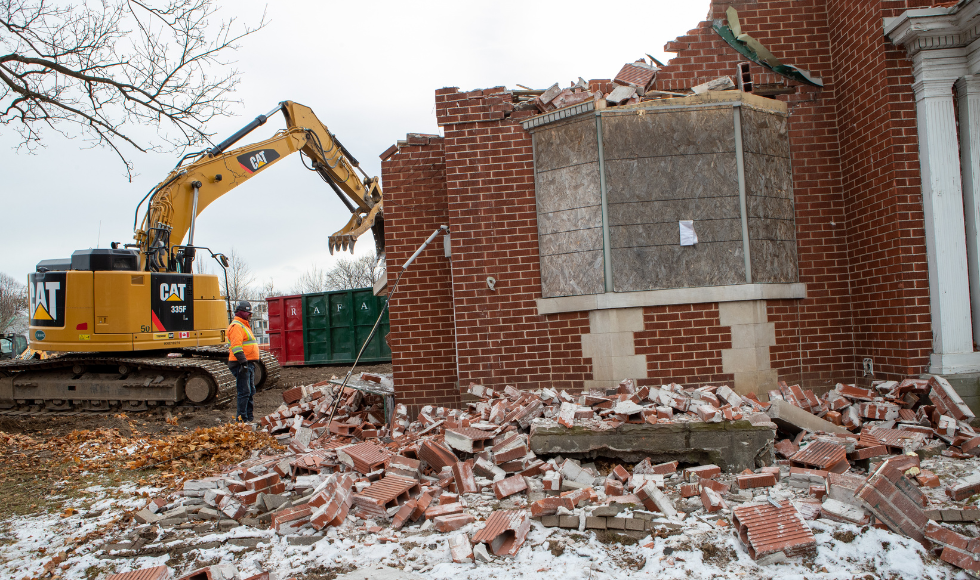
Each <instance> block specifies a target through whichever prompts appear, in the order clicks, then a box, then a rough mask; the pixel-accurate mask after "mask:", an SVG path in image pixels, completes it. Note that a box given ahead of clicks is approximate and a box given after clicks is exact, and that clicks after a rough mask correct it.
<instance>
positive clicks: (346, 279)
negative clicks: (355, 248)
mask: <svg viewBox="0 0 980 580" xmlns="http://www.w3.org/2000/svg"><path fill="white" fill-rule="evenodd" d="M384 272H385V268H384V265H383V264H378V258H377V256H375V255H374V254H373V253H372V254H365V255H363V256H360V257H357V258H340V259H339V260H337V263H336V264H335V265H334V267H333V268H331V269H329V270H321V269H320V268H319V267H317V265H316V264H314V265H313V266H310V269H309V270H307V271H306V272H304V273H303V275H302V276H300V278H299V280H298V281H297V283H296V286H295V287H294V289H293V292H294V293H296V294H310V293H316V292H330V291H331V290H355V289H358V288H371V287H373V286H374V284H375V282H377V281H378V280H380V279H381V276H383V275H384Z"/></svg>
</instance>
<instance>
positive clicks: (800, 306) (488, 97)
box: [383, 0, 931, 403]
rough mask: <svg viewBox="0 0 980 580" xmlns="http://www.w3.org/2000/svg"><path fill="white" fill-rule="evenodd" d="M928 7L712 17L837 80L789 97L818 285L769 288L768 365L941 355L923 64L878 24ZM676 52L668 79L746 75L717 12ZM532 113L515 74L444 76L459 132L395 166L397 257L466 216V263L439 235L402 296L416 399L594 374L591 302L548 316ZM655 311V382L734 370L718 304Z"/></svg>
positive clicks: (462, 223)
mask: <svg viewBox="0 0 980 580" xmlns="http://www.w3.org/2000/svg"><path fill="white" fill-rule="evenodd" d="M928 4H929V2H927V1H923V0H869V1H867V2H854V1H852V0H827V1H820V0H798V1H795V2H788V1H786V0H724V1H723V0H716V1H715V2H714V3H713V4H712V6H711V9H710V13H709V15H708V16H709V20H710V19H714V18H724V11H725V9H726V8H727V7H728V6H729V5H734V6H735V7H736V8H738V10H739V13H740V17H741V23H742V26H743V30H745V31H747V32H749V33H750V34H752V35H753V36H755V37H756V38H758V39H759V40H761V41H762V42H763V43H764V44H765V45H766V46H767V47H768V48H769V49H770V50H772V52H773V53H774V54H776V55H777V56H779V57H780V58H782V59H784V61H785V62H788V63H791V64H794V65H797V66H799V67H801V68H805V69H808V70H809V71H810V72H811V73H812V74H813V75H814V76H816V77H820V78H822V79H823V81H824V87H823V88H815V87H809V86H799V87H797V90H796V92H795V93H794V94H789V95H781V96H778V97H777V98H779V99H780V100H783V101H785V102H786V103H787V105H788V107H789V111H790V124H789V128H790V135H789V138H790V145H791V151H792V161H793V175H794V197H795V209H796V225H797V240H798V241H797V244H798V255H799V272H800V281H801V282H803V283H805V284H806V286H807V298H806V299H805V300H774V301H770V302H769V304H768V316H769V321H770V322H773V323H774V324H775V327H776V339H777V344H776V345H775V346H772V347H770V357H771V364H772V367H773V368H774V369H776V370H777V371H778V372H779V373H780V376H781V378H784V379H786V380H788V381H791V382H801V383H803V384H804V385H806V386H809V387H821V386H828V385H832V384H833V383H834V382H836V381H841V380H844V381H849V380H855V379H856V378H857V377H858V376H859V375H860V368H861V359H862V358H863V357H866V356H870V357H873V358H874V359H875V363H876V371H877V377H878V378H898V377H901V376H906V375H908V374H917V373H918V372H921V371H922V367H923V365H925V364H927V362H928V355H929V352H930V351H931V343H930V340H931V334H930V324H929V301H928V279H927V273H926V265H925V241H924V232H923V223H922V222H923V219H922V205H921V196H920V190H919V188H920V184H919V173H918V156H917V145H916V135H915V111H914V104H913V102H912V91H911V88H910V86H909V85H910V83H911V71H910V66H909V63H908V61H907V59H906V58H905V56H904V54H903V53H902V52H901V51H900V50H898V49H896V48H895V47H893V46H892V45H890V44H889V43H887V42H886V40H885V39H884V36H883V32H882V30H881V19H882V18H884V17H890V16H896V15H898V14H900V13H901V12H902V11H904V10H906V9H909V8H916V7H920V6H923V5H928ZM667 49H668V50H669V51H671V52H676V54H677V56H676V58H674V59H672V60H671V61H670V62H669V63H668V65H667V66H666V67H665V68H664V70H662V71H661V72H660V74H659V75H658V80H657V84H656V88H657V89H660V90H667V91H673V90H683V89H686V88H689V87H691V86H693V85H695V84H699V83H702V82H705V81H708V80H711V79H714V78H717V77H718V76H722V75H728V76H732V77H734V75H735V66H736V64H737V63H738V62H740V61H742V60H743V59H742V58H741V57H740V55H738V54H737V53H736V52H735V51H734V50H732V49H731V48H730V47H728V46H727V45H726V44H725V43H724V41H722V40H721V39H720V38H719V37H718V36H717V35H716V34H715V33H714V31H712V30H711V28H710V23H709V22H708V21H706V22H702V23H701V24H699V25H698V26H697V27H696V28H694V29H692V30H691V31H689V32H688V33H687V34H686V35H683V36H681V37H678V38H677V39H676V40H674V41H672V42H670V43H668V45H667ZM751 71H752V75H753V81H754V83H755V84H756V86H759V85H767V84H768V85H775V84H781V83H783V82H784V79H783V78H782V77H780V76H778V75H776V74H774V73H771V72H769V71H767V70H766V69H764V68H762V67H760V66H757V65H755V64H753V65H751ZM794 84H795V83H794ZM530 114H531V113H529V112H525V111H515V110H514V103H513V102H512V100H511V98H510V97H509V96H508V95H506V94H505V93H504V91H503V89H501V88H499V87H498V88H493V89H484V90H478V91H470V92H461V91H459V90H458V89H456V88H446V89H440V90H438V91H436V115H437V118H438V121H439V124H440V125H441V126H442V127H443V129H444V133H445V139H444V141H439V140H437V139H429V140H428V141H427V142H426V143H425V144H422V145H409V146H404V147H402V148H401V150H400V151H399V152H398V153H396V154H394V155H393V156H391V158H390V159H389V160H388V161H386V162H385V164H384V166H383V174H384V186H385V193H386V196H387V198H388V199H389V200H390V201H386V207H385V216H386V224H387V228H388V232H387V235H386V237H387V240H386V242H387V246H388V248H389V250H388V256H389V264H391V265H395V264H398V263H399V262H400V261H403V260H404V259H405V258H407V256H408V255H409V254H410V253H411V252H412V251H414V248H415V247H416V246H417V245H418V243H419V242H420V241H421V240H422V239H424V237H425V236H426V235H428V234H429V233H430V232H431V231H432V230H433V229H434V228H435V227H437V226H438V225H441V224H442V223H447V222H448V223H449V224H450V226H451V227H452V228H453V235H452V251H453V256H452V260H451V262H448V261H446V259H445V258H443V257H442V254H441V252H437V251H435V250H430V251H429V253H427V254H426V256H425V258H426V260H427V261H425V262H423V264H425V267H426V268H428V270H427V271H426V272H425V275H424V277H423V276H422V275H421V273H420V272H416V273H415V274H416V276H418V278H417V279H415V280H416V281H415V282H414V284H416V285H415V286H409V285H407V284H406V285H403V290H402V291H403V292H405V296H404V298H405V302H399V299H398V298H396V300H395V301H394V302H393V305H392V333H391V336H392V337H393V338H394V342H393V345H392V346H393V351H394V352H395V354H394V361H393V365H394V367H395V378H396V383H397V384H398V385H399V386H398V387H397V388H398V389H399V391H405V392H408V393H411V397H412V399H411V401H414V402H418V403H422V402H426V403H431V402H446V403H449V402H452V401H454V400H458V399H457V397H458V394H457V391H456V384H457V381H458V382H459V383H462V384H464V385H465V384H468V383H469V382H471V381H472V382H478V383H483V384H488V385H505V384H512V385H516V386H518V387H521V388H536V387H540V386H554V387H558V388H566V389H576V388H580V387H581V386H582V384H583V381H585V380H589V379H591V361H590V359H586V358H584V357H583V356H582V351H581V343H580V338H579V337H580V336H581V335H582V334H584V333H587V332H588V331H589V320H588V314H587V313H584V312H581V313H570V314H562V315H553V316H547V317H543V316H539V315H538V314H537V310H536V305H535V302H534V300H535V298H538V297H540V271H539V263H538V257H537V251H538V240H537V226H536V214H535V201H534V177H533V167H532V166H533V155H532V146H531V138H530V136H529V135H528V134H527V133H526V132H524V131H523V130H522V129H521V127H520V125H519V121H520V120H521V119H523V118H526V117H527V116H530ZM443 147H444V149H443ZM443 152H444V153H443ZM440 172H441V177H440ZM433 192H435V193H433ZM450 264H451V265H450ZM421 265H422V264H420V265H419V266H416V267H420V266H421ZM395 270H396V268H394V267H393V268H392V272H393V273H394V272H395ZM490 276H492V277H494V278H495V279H496V285H495V288H494V289H493V290H491V289H489V288H488V286H487V277H490ZM423 278H424V279H423ZM409 308H411V310H409ZM403 323H404V326H402V324H403ZM644 325H645V329H644V330H643V331H642V332H637V333H636V352H637V354H643V355H646V356H647V365H648V370H649V373H650V377H651V378H656V379H657V380H662V381H664V382H666V381H676V382H680V383H685V384H696V383H704V382H731V381H732V380H733V377H732V375H730V374H725V373H723V372H722V364H721V350H722V349H726V348H731V334H730V332H728V330H727V329H726V328H724V327H721V326H720V325H719V321H718V306H717V304H709V305H694V306H691V305H684V306H671V307H658V308H645V309H644ZM456 354H458V360H457V359H456V358H455V355H456ZM433 369H435V370H433Z"/></svg>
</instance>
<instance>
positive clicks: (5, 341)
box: [0, 336, 14, 358]
mask: <svg viewBox="0 0 980 580" xmlns="http://www.w3.org/2000/svg"><path fill="white" fill-rule="evenodd" d="M13 354H14V340H13V337H12V336H11V337H8V336H2V337H0V355H3V357H4V358H7V357H10V356H13Z"/></svg>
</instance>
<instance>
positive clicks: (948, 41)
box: [884, 0, 980, 56]
mask: <svg viewBox="0 0 980 580" xmlns="http://www.w3.org/2000/svg"><path fill="white" fill-rule="evenodd" d="M884 31H885V36H887V37H888V38H889V39H890V40H891V41H892V42H893V43H894V44H896V45H898V46H904V47H905V49H906V50H908V52H909V54H910V55H912V56H915V55H916V54H918V53H919V52H921V51H923V50H936V49H940V50H941V49H951V48H964V47H966V46H968V45H969V44H970V43H972V42H973V41H975V40H977V38H980V0H964V1H963V2H960V3H959V4H957V5H955V6H952V7H950V8H923V9H919V10H907V11H905V12H903V13H902V14H901V15H900V16H897V17H895V18H886V19H884Z"/></svg>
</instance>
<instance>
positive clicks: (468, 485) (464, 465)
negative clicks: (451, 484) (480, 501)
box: [453, 461, 480, 493]
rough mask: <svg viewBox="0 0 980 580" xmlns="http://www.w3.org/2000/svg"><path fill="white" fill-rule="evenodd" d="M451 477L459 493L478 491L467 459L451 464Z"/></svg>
mask: <svg viewBox="0 0 980 580" xmlns="http://www.w3.org/2000/svg"><path fill="white" fill-rule="evenodd" d="M453 478H454V479H455V481H456V490H457V491H458V492H459V493H479V492H480V488H479V487H478V486H477V485H476V479H475V478H474V477H473V467H472V466H471V464H470V463H469V462H468V461H457V462H456V463H455V464H453Z"/></svg>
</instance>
